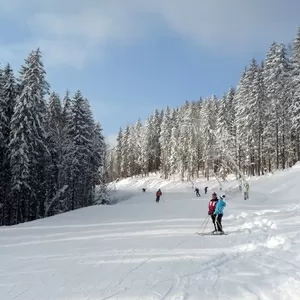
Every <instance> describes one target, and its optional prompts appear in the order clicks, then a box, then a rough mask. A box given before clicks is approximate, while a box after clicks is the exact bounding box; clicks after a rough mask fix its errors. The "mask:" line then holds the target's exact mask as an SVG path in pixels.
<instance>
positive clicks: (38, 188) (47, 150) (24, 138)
mask: <svg viewBox="0 0 300 300" xmlns="http://www.w3.org/2000/svg"><path fill="white" fill-rule="evenodd" d="M0 102H1V103H0V128H1V131H0V163H1V169H0V224H1V225H13V224H18V223H21V222H26V221H31V220H35V219H38V218H43V217H46V216H51V215H55V214H57V213H61V212H66V211H69V210H74V209H77V208H80V207H85V206H88V205H92V204H94V203H95V202H96V201H97V199H95V187H96V185H100V186H102V185H104V180H103V173H104V170H103V168H104V163H105V153H106V146H105V143H104V138H103V134H102V128H101V125H100V124H99V123H97V122H95V120H94V119H93V116H92V112H91V109H90V106H89V102H88V100H87V99H85V98H84V96H83V95H82V94H81V92H80V91H79V90H78V91H77V92H76V93H75V95H73V96H72V97H71V95H70V94H69V92H67V93H66V95H65V97H64V99H60V97H59V95H58V94H56V93H55V92H52V93H50V85H49V83H48V82H47V81H46V71H45V69H44V66H43V62H42V57H41V52H40V50H39V49H37V50H36V51H32V52H31V53H30V54H29V56H28V58H27V59H26V60H25V63H24V65H23V66H22V67H21V69H20V71H19V76H18V78H17V77H15V75H14V72H13V70H12V68H11V66H10V65H9V64H8V65H7V66H6V67H5V68H4V69H1V70H0ZM102 190H105V189H102Z"/></svg>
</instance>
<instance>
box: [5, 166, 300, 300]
mask: <svg viewBox="0 0 300 300" xmlns="http://www.w3.org/2000/svg"><path fill="white" fill-rule="evenodd" d="M299 182H300V165H299V164H298V165H296V166H295V167H293V168H292V169H290V170H288V171H278V172H276V173H274V174H271V175H266V176H261V177H255V178H251V179H249V183H250V199H249V200H247V201H244V200H243V196H242V194H241V193H240V192H238V183H237V182H236V181H235V180H233V179H231V180H229V181H228V182H225V183H224V185H223V191H222V193H225V194H226V196H227V207H226V208H225V215H224V219H223V226H224V230H225V231H226V232H228V235H225V236H211V235H205V236H200V235H198V234H196V232H197V231H199V230H200V229H201V228H200V226H201V224H202V223H203V221H204V219H205V218H206V217H207V204H208V200H209V197H210V195H211V192H212V191H213V190H215V191H217V192H219V190H218V189H219V188H218V183H217V181H216V180H210V181H209V182H208V187H209V193H208V195H204V193H203V188H204V186H206V183H205V182H204V181H201V180H198V181H197V182H196V183H194V184H195V185H196V186H198V187H199V188H200V193H201V197H200V198H197V197H195V194H194V192H193V189H192V183H191V182H181V181H180V180H174V181H171V180H170V181H164V180H163V179H161V178H159V177H158V176H155V175H153V176H151V177H149V178H146V179H143V178H133V179H127V180H121V181H119V182H118V183H115V184H113V185H112V186H113V187H114V188H115V189H116V192H115V193H116V195H122V193H124V195H127V197H125V198H126V199H127V200H126V199H125V198H123V199H122V200H126V201H122V202H120V203H118V204H116V205H104V206H94V207H89V208H85V209H80V210H77V211H73V212H68V213H65V214H61V215H56V216H54V217H51V218H47V219H44V220H38V221H34V222H30V223H25V224H20V225H18V226H13V227H2V228H0V295H1V296H0V298H1V299H5V300H9V299H17V300H19V299H22V300H33V299H36V300H41V299H42V300H50V299H51V300H52V299H55V300H67V299H69V300H96V299H97V300H104V299H110V300H120V299H122V300H138V299H140V300H162V299H164V300H171V299H172V300H205V299H222V300H223V299H224V300H229V299H230V300H233V299H236V300H237V299H248V300H252V299H253V300H256V299H261V300H267V299H272V300H277V299H280V300H285V299H288V300H293V299H297V300H298V299H300V271H299V269H300V211H299V208H300V198H299V194H300V193H299V192H300V185H299ZM143 187H146V188H147V191H146V193H143V192H142V190H141V189H142V188H143ZM159 187H160V188H161V189H162V192H163V195H162V198H161V201H160V203H156V202H155V190H156V189H157V188H159ZM212 227H213V226H212V224H211V222H209V223H208V228H207V229H206V230H205V231H206V232H208V231H210V230H212Z"/></svg>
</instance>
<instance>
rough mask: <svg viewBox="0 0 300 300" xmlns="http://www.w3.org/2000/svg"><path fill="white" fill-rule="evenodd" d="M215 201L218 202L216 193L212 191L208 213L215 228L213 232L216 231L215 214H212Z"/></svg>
mask: <svg viewBox="0 0 300 300" xmlns="http://www.w3.org/2000/svg"><path fill="white" fill-rule="evenodd" d="M217 202H218V198H217V194H216V193H213V194H212V199H211V200H210V201H209V203H208V215H210V216H211V220H212V222H213V224H214V227H215V230H214V231H213V232H216V231H217V227H216V215H215V214H214V212H215V208H216V204H217Z"/></svg>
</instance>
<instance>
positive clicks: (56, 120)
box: [45, 92, 65, 215]
mask: <svg viewBox="0 0 300 300" xmlns="http://www.w3.org/2000/svg"><path fill="white" fill-rule="evenodd" d="M63 124H64V122H63V115H62V105H61V101H60V98H59V95H58V94H56V93H54V92H52V93H51V95H50V98H49V101H48V112H47V118H46V132H47V145H48V149H49V152H50V154H49V158H48V164H47V200H46V210H45V214H46V215H54V214H56V213H59V212H61V211H63V205H62V203H61V197H62V196H63V195H62V193H61V191H62V188H63V187H64V185H63V183H64V181H63V145H64V142H65V141H64V135H63Z"/></svg>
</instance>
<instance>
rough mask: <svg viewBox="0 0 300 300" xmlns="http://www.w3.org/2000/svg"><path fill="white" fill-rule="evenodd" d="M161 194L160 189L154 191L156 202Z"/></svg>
mask: <svg viewBox="0 0 300 300" xmlns="http://www.w3.org/2000/svg"><path fill="white" fill-rule="evenodd" d="M161 195H162V192H161V190H160V189H158V191H157V192H156V202H159V199H160V196H161Z"/></svg>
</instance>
